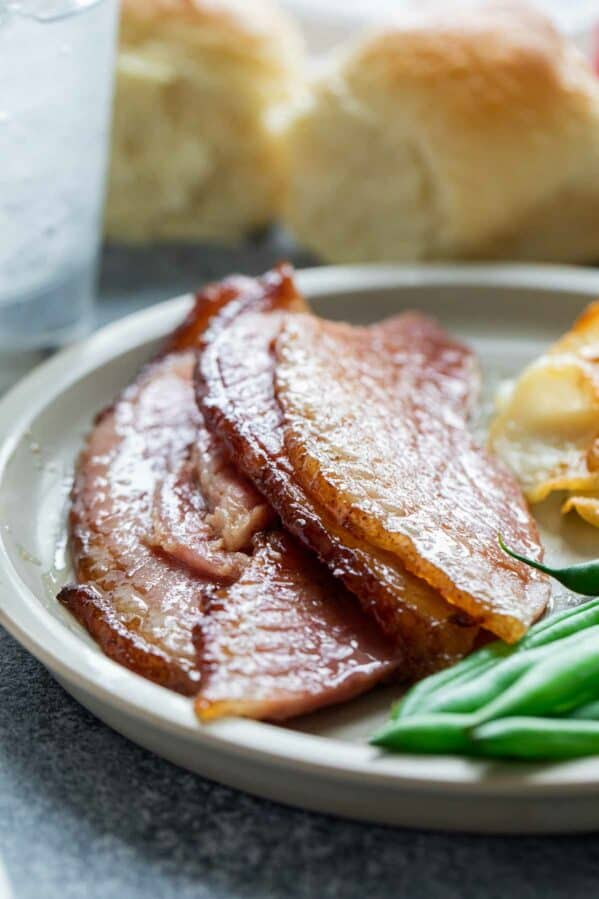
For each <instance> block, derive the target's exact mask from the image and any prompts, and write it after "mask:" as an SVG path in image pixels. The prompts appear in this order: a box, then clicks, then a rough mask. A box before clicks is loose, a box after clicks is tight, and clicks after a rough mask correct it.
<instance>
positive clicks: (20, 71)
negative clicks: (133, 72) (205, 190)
mask: <svg viewBox="0 0 599 899" xmlns="http://www.w3.org/2000/svg"><path fill="white" fill-rule="evenodd" d="M116 21H117V0H0V389H2V387H3V386H6V385H7V384H8V383H10V382H11V381H14V380H16V378H17V377H19V376H20V374H22V373H23V372H24V371H26V370H27V369H28V368H29V367H30V366H31V365H32V364H33V363H34V362H35V361H37V359H38V358H39V357H41V356H42V355H43V354H44V353H46V352H48V351H49V350H51V349H55V348H56V347H58V346H60V345H61V344H63V343H65V342H67V341H70V340H73V339H75V338H77V337H79V336H80V335H82V334H83V333H85V331H86V329H87V328H88V327H89V324H90V319H91V314H92V298H93V292H94V286H95V277H96V265H97V258H98V249H99V244H100V227H101V214H102V200H103V193H104V179H105V169H106V157H107V143H108V132H109V126H110V108H111V98H112V74H113V63H114V50H115V39H116ZM3 382H4V383H3Z"/></svg>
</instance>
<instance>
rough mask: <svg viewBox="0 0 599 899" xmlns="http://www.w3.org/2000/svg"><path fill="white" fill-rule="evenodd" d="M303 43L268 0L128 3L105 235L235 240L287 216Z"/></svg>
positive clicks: (124, 9)
mask: <svg viewBox="0 0 599 899" xmlns="http://www.w3.org/2000/svg"><path fill="white" fill-rule="evenodd" d="M301 59H302V49H301V42H300V39H299V37H298V34H297V33H296V31H295V29H294V27H293V26H292V24H291V23H290V22H289V21H288V20H287V18H286V17H285V16H284V15H283V14H282V13H281V12H280V11H279V10H278V8H277V7H276V6H274V5H273V4H271V3H270V2H268V0H258V2H256V0H252V3H251V4H250V3H243V2H241V0H148V2H145V0H124V3H123V6H122V16H121V32H120V48H119V57H118V63H117V76H116V91H115V112H114V121H113V133H112V160H111V167H110V176H109V189H108V199H107V209H106V231H107V233H108V235H109V237H112V238H115V239H118V240H132V241H136V240H152V239H167V240H169V239H175V240H176V239H190V240H198V239H208V240H212V239H217V240H225V241H227V240H234V239H236V238H238V237H239V236H241V235H243V234H244V233H246V232H247V231H250V230H252V229H253V228H257V227H260V226H263V225H265V224H267V223H268V222H269V221H271V220H272V219H273V218H274V217H276V216H277V215H278V213H279V210H280V205H281V200H282V195H283V188H284V182H285V172H284V157H283V154H282V152H281V140H280V137H279V135H278V134H277V133H276V132H275V130H274V129H273V128H272V127H271V116H272V114H273V110H274V108H275V107H277V106H278V105H279V104H280V103H283V102H286V101H287V100H288V99H289V97H290V96H291V94H292V93H293V91H294V90H295V89H296V85H297V83H298V79H299V76H298V72H299V70H300V68H301Z"/></svg>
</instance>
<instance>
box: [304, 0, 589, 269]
mask: <svg viewBox="0 0 599 899" xmlns="http://www.w3.org/2000/svg"><path fill="white" fill-rule="evenodd" d="M287 138H288V151H289V156H290V162H291V171H292V174H291V185H290V190H289V197H288V202H287V220H288V222H289V224H290V226H291V228H292V231H293V232H294V234H295V235H296V237H297V238H298V239H299V240H300V242H301V243H303V244H304V245H306V246H308V247H310V248H312V249H313V250H316V251H317V252H318V253H319V254H320V255H321V256H323V257H325V258H326V259H329V260H332V261H340V262H346V261H348V262H353V261H355V262H358V261H379V260H390V261H392V260H410V259H414V260H417V259H443V258H457V257H462V258H499V257H504V258H514V259H546V260H562V261H584V260H599V79H597V78H596V77H595V76H594V75H593V73H592V72H591V70H590V67H589V66H588V65H587V63H586V62H585V60H584V59H583V57H582V55H581V54H580V53H579V52H578V50H577V49H576V48H575V47H574V46H573V45H572V44H570V43H569V42H568V41H567V39H566V38H564V37H562V36H561V35H560V34H558V32H557V31H556V30H555V29H554V28H553V26H552V25H551V24H550V23H549V22H548V21H547V20H546V19H545V18H544V17H543V16H542V15H541V14H540V13H538V12H537V11H535V10H533V9H532V8H530V7H527V6H524V5H521V4H517V3H513V2H500V0H495V2H488V3H486V4H484V5H482V6H481V5H480V4H476V5H475V4H472V3H451V4H448V3H428V4H424V3H423V4H420V5H419V6H418V7H417V8H414V7H412V9H411V10H410V9H406V10H405V11H403V12H402V13H401V14H400V15H399V16H398V17H397V19H396V21H395V23H394V24H393V25H390V26H389V27H388V28H386V29H385V30H384V31H382V32H379V33H375V34H372V35H370V36H368V37H366V38H365V39H363V40H362V41H361V42H358V43H355V44H353V45H351V46H350V47H348V48H346V49H345V50H344V51H343V52H342V53H341V54H338V55H336V57H335V59H334V60H332V61H331V62H330V64H329V65H328V67H327V69H326V71H325V72H324V73H323V74H321V75H320V76H319V77H318V78H317V79H316V80H315V81H314V83H313V84H312V86H311V89H310V92H309V96H308V98H307V99H306V101H305V102H304V103H303V105H302V107H301V109H299V111H298V112H297V114H296V115H295V116H294V117H293V119H292V121H291V124H290V126H289V127H288V130H287Z"/></svg>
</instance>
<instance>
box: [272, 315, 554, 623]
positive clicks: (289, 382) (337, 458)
mask: <svg viewBox="0 0 599 899" xmlns="http://www.w3.org/2000/svg"><path fill="white" fill-rule="evenodd" d="M411 330H412V331H413V334H412V336H411V338H410V339H408V340H406V336H408V337H410V335H409V333H408V334H406V330H405V328H404V327H402V317H400V318H398V319H390V320H389V321H388V322H385V323H382V324H380V325H376V326H374V327H371V328H354V327H351V326H349V325H343V324H337V323H333V322H326V321H322V320H318V319H316V318H314V317H312V316H306V315H295V316H289V317H287V318H286V319H285V321H284V322H283V324H282V327H281V329H280V332H279V335H278V337H277V340H276V347H275V356H276V364H275V390H276V396H277V400H278V403H279V406H280V408H281V411H282V413H283V420H284V424H283V432H284V442H285V450H286V453H287V455H288V457H289V459H290V461H291V464H292V468H293V472H294V476H295V478H296V479H297V481H298V483H299V484H300V485H301V486H302V488H303V489H304V490H305V491H306V492H307V493H308V494H309V495H310V496H311V497H316V498H318V501H319V503H320V504H321V505H322V506H323V507H324V508H325V509H326V510H327V512H328V513H329V514H330V515H331V516H332V517H333V519H334V520H335V521H337V522H340V523H343V525H344V526H345V527H346V528H347V529H348V530H349V531H351V533H352V534H353V535H354V536H355V537H356V538H357V539H359V540H363V541H364V542H367V543H369V544H370V545H372V546H375V547H377V548H378V549H380V550H384V551H385V552H389V553H391V554H393V556H395V557H396V558H398V559H400V560H401V561H402V562H403V563H404V564H405V565H406V567H407V568H408V569H409V570H410V571H412V572H413V573H414V574H415V575H418V576H420V577H422V578H424V579H425V580H426V581H427V582H428V583H429V584H431V585H432V586H433V587H436V588H437V589H438V590H439V591H440V592H441V593H442V595H443V596H444V597H445V598H446V599H447V600H448V601H449V602H451V603H452V604H454V605H455V606H457V607H459V608H461V609H463V610H464V611H465V612H467V613H468V614H471V615H473V616H475V617H477V618H478V619H479V620H481V621H482V622H483V624H484V625H485V627H487V628H488V629H489V630H491V631H493V632H494V633H496V634H497V635H499V636H500V637H503V638H504V639H506V640H508V641H513V640H516V639H518V638H519V637H520V636H522V634H523V633H524V631H525V630H526V628H527V627H528V626H529V625H530V624H531V623H532V622H533V621H534V620H535V619H536V618H538V616H539V615H540V614H541V613H542V612H543V610H544V608H545V605H546V603H547V600H548V597H549V584H548V581H547V578H546V577H545V576H544V575H542V574H540V573H539V572H537V571H534V570H533V569H531V568H529V567H527V566H524V565H522V564H521V563H520V562H517V561H515V560H513V559H511V558H508V557H507V556H506V554H505V553H503V552H502V550H501V549H500V547H499V546H498V543H497V536H498V534H502V535H503V536H504V538H505V540H506V541H507V543H508V545H510V546H512V547H514V548H515V549H517V550H519V551H520V552H521V553H524V554H525V555H527V556H530V557H532V558H534V559H541V558H542V549H541V545H540V542H539V537H538V533H537V529H536V526H535V523H534V521H533V519H532V517H531V516H530V514H529V512H528V509H527V507H526V504H525V502H524V499H523V497H522V493H521V491H520V489H519V487H518V486H517V484H516V482H515V480H514V478H513V477H512V476H511V475H510V474H509V473H508V472H507V470H506V469H505V468H504V467H503V465H502V464H500V463H499V462H498V461H496V460H495V459H493V458H492V457H491V456H489V454H488V453H487V452H486V451H485V450H484V449H482V448H481V447H479V446H478V445H477V444H476V443H475V441H474V439H473V438H472V436H471V435H470V433H469V431H468V428H467V427H466V426H465V423H464V417H463V416H462V415H461V414H459V413H458V414H456V409H455V403H454V402H453V400H454V398H455V378H454V377H453V375H452V369H453V367H454V366H455V362H456V355H459V350H458V347H457V345H456V344H454V343H453V342H452V341H451V340H450V339H449V337H448V336H447V335H446V334H444V332H443V331H442V330H441V329H440V328H439V327H438V326H437V325H436V324H435V323H434V322H432V321H429V320H427V319H424V318H422V317H419V316H413V327H412V328H411Z"/></svg>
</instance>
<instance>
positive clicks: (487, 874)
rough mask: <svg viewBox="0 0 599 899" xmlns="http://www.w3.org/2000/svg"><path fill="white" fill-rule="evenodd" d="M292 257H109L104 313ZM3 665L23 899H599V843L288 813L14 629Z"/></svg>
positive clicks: (13, 871) (14, 852) (11, 805)
mask: <svg viewBox="0 0 599 899" xmlns="http://www.w3.org/2000/svg"><path fill="white" fill-rule="evenodd" d="M287 252H288V248H286V247H285V245H284V242H282V241H281V239H280V238H277V239H276V240H274V241H269V242H268V243H266V244H265V243H264V242H260V243H258V244H257V245H256V246H254V247H248V248H247V250H244V251H242V252H227V251H218V252H217V251H210V252H209V253H208V254H206V251H203V252H200V251H198V250H197V249H195V248H194V249H192V248H173V249H171V250H168V251H164V250H160V251H156V252H154V251H152V250H136V251H124V250H118V251H116V250H109V251H107V252H106V253H105V254H104V264H103V270H102V280H101V301H100V303H99V305H98V319H99V321H107V320H110V319H112V318H115V317H117V316H120V315H123V314H125V313H126V312H127V311H130V310H132V309H135V308H139V307H141V306H143V305H146V304H147V303H149V302H154V301H156V300H159V299H165V298H167V297H169V296H173V295H175V294H177V293H181V292H184V291H185V290H187V289H189V287H192V286H194V285H199V284H201V283H202V282H203V281H204V280H206V279H207V278H214V277H219V276H221V275H223V274H226V273H227V272H229V271H231V270H233V269H238V270H243V271H247V272H257V271H260V270H261V269H264V268H265V267H266V266H268V265H269V264H270V263H271V262H273V261H275V260H276V259H278V258H281V257H282V256H284V255H286V254H287ZM207 257H208V258H207ZM302 261H303V260H298V262H302ZM150 285H151V286H150ZM0 660H1V662H0V861H3V862H4V866H5V868H6V872H7V874H8V879H9V882H10V885H11V887H12V893H13V896H14V899H80V897H82V899H137V897H139V899H142V897H143V899H148V897H149V899H162V897H164V899H170V897H173V899H174V897H176V899H187V897H198V899H263V897H264V899H266V897H269V899H270V897H272V899H300V897H306V899H329V897H343V899H353V897H356V899H400V897H401V899H403V897H409V899H437V897H438V899H512V897H513V899H537V897H538V899H554V897H562V896H564V897H568V899H578V897H581V899H582V897H584V899H589V897H593V896H595V895H597V884H598V883H599V856H598V853H597V843H596V840H595V837H593V836H574V837H539V838H535V837H480V836H465V835H445V834H435V833H425V832H421V831H407V830H401V829H392V828H385V827H379V826H375V825H364V824H357V823H352V822H347V821H341V820H336V819H333V818H328V817H326V816H322V815H315V814H311V813H307V812H301V811H297V810H294V809H288V808H284V807H283V806H279V805H276V804H274V803H271V802H266V801H262V800H258V799H254V798H252V797H249V796H247V795H245V794H242V793H237V792H235V791H233V790H230V789H227V788H225V787H221V786H218V785H217V784H214V783H211V782H209V781H206V780H202V779H201V778H200V777H198V776H196V775H193V774H190V773H188V772H186V771H183V770H181V769H178V768H176V767H174V766H173V765H171V764H169V763H168V762H165V761H163V760H162V759H159V758H157V757H156V756H154V755H152V754H151V753H149V752H147V751H146V750H143V749H140V748H139V747H137V746H135V745H134V744H132V743H130V742H129V741H127V740H126V739H124V738H123V737H121V736H119V735H118V734H116V733H115V732H113V731H111V730H109V729H108V728H107V727H106V726H105V725H103V724H101V723H100V722H99V721H97V720H96V719H95V718H93V717H92V716H91V715H90V714H89V713H88V712H87V711H86V710H85V709H83V708H82V707H81V706H79V705H78V704H77V703H76V702H75V701H74V700H73V699H71V698H70V696H68V695H67V694H66V693H65V692H64V691H63V689H62V688H61V687H60V686H59V685H58V684H57V683H56V682H55V681H54V680H53V679H52V677H51V676H50V675H49V674H48V673H47V672H46V670H45V669H44V668H43V666H42V665H40V664H39V663H38V662H37V661H36V660H35V659H33V658H32V657H31V656H29V655H28V654H27V653H26V652H25V651H24V650H22V649H21V648H20V647H19V646H18V644H17V643H16V642H15V641H14V640H13V639H12V638H11V637H9V636H8V634H6V633H5V632H4V631H2V629H0ZM1 874H2V871H1V870H0V899H5V892H3V886H2V877H1Z"/></svg>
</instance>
